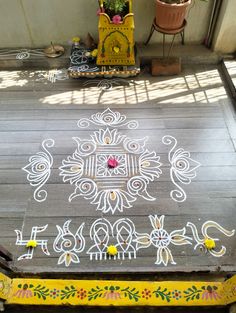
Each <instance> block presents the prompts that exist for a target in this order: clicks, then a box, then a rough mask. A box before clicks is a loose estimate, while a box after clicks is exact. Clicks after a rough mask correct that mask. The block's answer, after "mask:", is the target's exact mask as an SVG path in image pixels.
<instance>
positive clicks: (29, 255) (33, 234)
mask: <svg viewBox="0 0 236 313" xmlns="http://www.w3.org/2000/svg"><path fill="white" fill-rule="evenodd" d="M47 227H48V225H45V226H33V227H32V229H31V235H30V238H29V239H28V240H23V239H22V232H21V231H20V230H18V229H16V230H15V232H16V245H17V246H25V247H26V245H27V243H28V242H29V241H35V242H36V244H37V246H40V247H41V249H42V251H43V253H44V254H46V255H50V253H49V251H48V247H47V243H48V240H45V239H43V240H39V239H37V234H38V233H41V232H43V231H45V230H46V229H47ZM34 249H35V248H33V247H29V248H27V253H25V254H23V255H21V256H20V257H19V258H18V259H17V260H18V261H19V260H31V259H32V258H33V255H34Z"/></svg>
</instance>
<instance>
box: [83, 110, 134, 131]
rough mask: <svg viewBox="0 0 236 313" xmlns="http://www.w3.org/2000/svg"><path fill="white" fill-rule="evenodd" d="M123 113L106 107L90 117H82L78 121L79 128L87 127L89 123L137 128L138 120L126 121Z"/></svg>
mask: <svg viewBox="0 0 236 313" xmlns="http://www.w3.org/2000/svg"><path fill="white" fill-rule="evenodd" d="M126 120H127V118H126V116H125V115H123V114H120V113H119V112H113V111H112V110H111V109H109V108H108V109H106V110H105V111H104V112H102V113H100V112H99V113H96V114H93V115H92V116H91V117H90V118H82V119H80V120H79V121H78V126H79V127H80V128H87V127H89V125H90V124H95V125H98V126H107V127H121V126H127V127H128V128H129V129H136V128H138V126H139V125H138V122H137V121H135V120H131V121H126Z"/></svg>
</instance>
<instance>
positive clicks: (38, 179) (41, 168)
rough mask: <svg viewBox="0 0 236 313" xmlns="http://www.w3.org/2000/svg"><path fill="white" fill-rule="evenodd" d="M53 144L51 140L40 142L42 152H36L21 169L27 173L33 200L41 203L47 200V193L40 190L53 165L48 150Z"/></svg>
mask: <svg viewBox="0 0 236 313" xmlns="http://www.w3.org/2000/svg"><path fill="white" fill-rule="evenodd" d="M54 144H55V142H54V140H53V139H46V140H44V141H43V142H42V148H43V151H40V152H37V153H36V154H35V155H33V156H31V157H30V158H29V163H28V164H27V165H26V166H25V167H23V168H22V170H23V171H25V172H26V173H27V180H28V181H29V183H30V185H31V186H32V187H35V188H36V189H35V190H34V199H35V201H37V202H43V201H45V200H46V198H47V191H46V190H44V189H42V188H43V186H44V185H45V184H46V183H47V181H48V179H49V177H50V175H51V168H52V165H53V157H52V155H51V153H50V152H49V151H48V148H51V147H53V146H54Z"/></svg>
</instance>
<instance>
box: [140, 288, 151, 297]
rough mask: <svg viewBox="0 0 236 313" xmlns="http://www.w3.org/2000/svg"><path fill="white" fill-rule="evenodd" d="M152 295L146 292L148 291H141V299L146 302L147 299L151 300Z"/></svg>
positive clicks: (148, 291)
mask: <svg viewBox="0 0 236 313" xmlns="http://www.w3.org/2000/svg"><path fill="white" fill-rule="evenodd" d="M151 296H152V294H151V291H150V290H148V289H146V288H145V289H144V290H143V291H142V298H145V299H146V300H148V299H149V298H151Z"/></svg>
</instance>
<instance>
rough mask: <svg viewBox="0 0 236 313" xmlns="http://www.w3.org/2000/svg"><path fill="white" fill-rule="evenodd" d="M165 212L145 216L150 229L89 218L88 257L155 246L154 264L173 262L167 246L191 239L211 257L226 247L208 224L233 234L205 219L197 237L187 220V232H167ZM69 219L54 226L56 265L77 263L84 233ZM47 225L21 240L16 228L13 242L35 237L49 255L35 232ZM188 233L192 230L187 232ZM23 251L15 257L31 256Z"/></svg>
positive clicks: (132, 254)
mask: <svg viewBox="0 0 236 313" xmlns="http://www.w3.org/2000/svg"><path fill="white" fill-rule="evenodd" d="M164 219H165V216H164V215H162V216H160V217H158V216H157V215H150V216H149V220H150V222H151V226H152V228H151V230H150V233H138V232H137V231H136V227H135V224H134V223H133V221H132V220H131V219H129V218H120V219H118V220H116V221H115V222H114V223H113V224H112V223H111V222H109V221H108V220H107V219H106V218H99V219H97V220H95V221H94V222H93V224H92V225H91V226H90V232H89V235H90V239H91V241H92V242H93V244H92V246H90V247H89V248H88V250H87V252H86V254H88V255H89V258H90V260H95V261H101V260H107V259H109V260H125V259H126V258H128V259H129V260H131V259H136V257H137V254H138V252H139V251H140V250H141V249H147V248H149V247H152V248H153V247H154V248H155V249H156V250H157V256H156V262H155V264H156V265H159V266H160V265H164V266H167V265H168V264H169V263H170V264H172V265H176V262H175V261H174V258H173V254H172V251H171V246H172V245H173V246H182V245H193V242H194V241H195V242H196V244H195V246H194V250H196V249H197V247H200V248H202V249H201V250H203V251H205V252H209V253H210V254H211V255H212V256H214V257H222V256H224V254H225V253H226V247H225V246H222V245H219V246H218V244H217V243H218V242H219V241H220V240H219V239H218V238H217V237H215V236H216V235H215V236H214V237H212V236H211V235H210V234H209V228H213V229H214V234H215V233H216V231H215V230H218V231H220V232H221V233H222V234H224V235H225V236H227V237H232V236H234V235H235V230H231V231H229V230H226V229H225V228H223V227H222V226H221V225H219V224H218V223H216V222H213V221H207V222H205V223H204V224H203V225H202V228H201V231H202V236H203V239H200V238H199V235H198V231H197V227H196V225H195V224H193V223H191V222H187V224H186V226H187V227H188V228H190V230H191V232H189V234H188V236H187V235H186V227H183V228H182V229H179V230H173V231H171V232H169V231H167V230H166V229H165V228H164ZM70 223H71V220H68V221H66V222H65V223H64V225H63V227H62V228H61V227H60V226H58V225H57V226H56V227H57V230H58V235H57V237H56V239H55V240H54V243H53V249H54V251H55V252H56V253H61V255H60V257H59V259H58V265H61V264H65V266H66V267H68V266H70V265H71V264H72V263H75V264H78V263H80V259H79V256H78V254H81V253H82V252H83V251H84V250H85V237H84V235H83V231H84V226H85V223H82V224H80V226H79V228H78V229H77V231H76V233H75V234H73V233H72V232H71V231H70V229H69V227H70ZM47 227H48V225H45V226H43V227H38V226H34V227H33V228H32V231H31V236H30V239H29V240H22V233H21V231H19V230H15V232H16V234H17V240H16V245H19V246H27V243H29V241H35V242H36V243H37V245H39V246H41V249H42V251H43V252H44V253H45V254H46V255H48V256H49V255H50V253H49V251H48V248H47V243H48V240H45V239H43V240H39V239H37V238H36V237H37V234H38V233H40V232H43V231H45V230H46V229H47ZM191 233H192V234H191ZM206 240H211V241H212V242H213V243H214V245H215V247H214V248H212V249H209V248H207V247H206V245H205V241H206ZM109 246H115V247H116V249H117V255H114V256H110V255H108V253H107V248H108V247H109ZM27 249H28V251H27V253H26V254H24V255H22V256H20V257H19V258H18V260H23V259H32V257H33V252H34V249H35V248H32V247H29V248H27Z"/></svg>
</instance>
